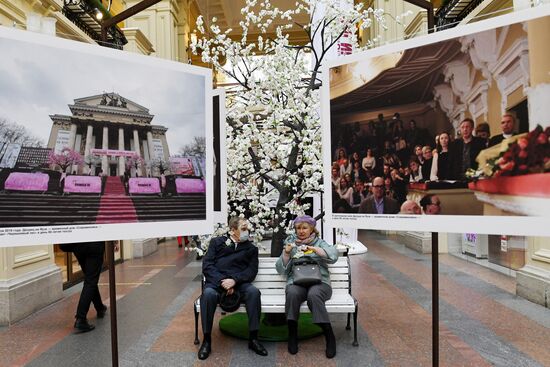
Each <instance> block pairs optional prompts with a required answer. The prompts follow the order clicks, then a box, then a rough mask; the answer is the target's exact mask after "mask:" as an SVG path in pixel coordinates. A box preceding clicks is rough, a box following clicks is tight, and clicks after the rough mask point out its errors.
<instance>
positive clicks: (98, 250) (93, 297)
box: [73, 242, 105, 319]
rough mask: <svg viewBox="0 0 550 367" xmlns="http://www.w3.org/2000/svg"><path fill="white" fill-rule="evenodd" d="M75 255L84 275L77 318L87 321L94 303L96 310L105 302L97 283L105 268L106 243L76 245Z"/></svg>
mask: <svg viewBox="0 0 550 367" xmlns="http://www.w3.org/2000/svg"><path fill="white" fill-rule="evenodd" d="M73 253H74V256H76V259H77V260H78V263H79V264H80V267H81V268H82V272H83V273H84V286H83V287H82V292H81V293H80V300H79V301H78V307H77V309H76V317H77V318H82V319H85V318H86V315H87V314H88V310H89V309H90V304H91V303H92V302H93V303H94V307H95V309H96V310H100V309H102V308H103V302H102V301H101V295H100V294H99V288H98V286H97V283H98V282H99V275H100V274H101V269H102V267H103V255H104V253H105V242H87V243H79V244H76V245H75V246H74V250H73Z"/></svg>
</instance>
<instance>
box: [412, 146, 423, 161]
mask: <svg viewBox="0 0 550 367" xmlns="http://www.w3.org/2000/svg"><path fill="white" fill-rule="evenodd" d="M414 155H415V156H416V160H417V161H418V163H419V164H422V163H424V155H423V154H422V145H415V147H414Z"/></svg>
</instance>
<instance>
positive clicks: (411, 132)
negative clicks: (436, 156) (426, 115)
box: [405, 120, 422, 149]
mask: <svg viewBox="0 0 550 367" xmlns="http://www.w3.org/2000/svg"><path fill="white" fill-rule="evenodd" d="M405 139H406V140H407V146H408V147H409V149H412V148H413V147H416V146H417V145H420V144H421V143H422V132H421V131H420V129H419V128H418V127H417V126H416V121H415V120H410V121H409V129H408V130H407V131H406V132H405ZM415 149H416V148H415Z"/></svg>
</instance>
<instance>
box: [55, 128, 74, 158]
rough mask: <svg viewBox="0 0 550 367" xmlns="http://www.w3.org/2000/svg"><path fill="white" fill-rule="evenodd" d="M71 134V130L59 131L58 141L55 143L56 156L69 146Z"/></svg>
mask: <svg viewBox="0 0 550 367" xmlns="http://www.w3.org/2000/svg"><path fill="white" fill-rule="evenodd" d="M70 135H71V132H70V131H69V130H58V131H57V140H56V141H55V150H54V152H55V153H56V154H58V153H61V151H62V150H63V148H66V147H68V146H69V137H70Z"/></svg>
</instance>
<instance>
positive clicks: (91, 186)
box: [63, 176, 101, 194]
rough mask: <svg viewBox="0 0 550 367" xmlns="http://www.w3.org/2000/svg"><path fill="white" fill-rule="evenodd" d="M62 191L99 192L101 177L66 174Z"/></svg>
mask: <svg viewBox="0 0 550 367" xmlns="http://www.w3.org/2000/svg"><path fill="white" fill-rule="evenodd" d="M63 191H64V192H79V193H92V194H100V193H101V177H97V176H67V177H65V187H64V188H63Z"/></svg>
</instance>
